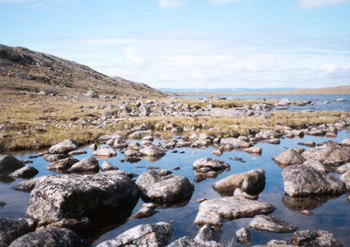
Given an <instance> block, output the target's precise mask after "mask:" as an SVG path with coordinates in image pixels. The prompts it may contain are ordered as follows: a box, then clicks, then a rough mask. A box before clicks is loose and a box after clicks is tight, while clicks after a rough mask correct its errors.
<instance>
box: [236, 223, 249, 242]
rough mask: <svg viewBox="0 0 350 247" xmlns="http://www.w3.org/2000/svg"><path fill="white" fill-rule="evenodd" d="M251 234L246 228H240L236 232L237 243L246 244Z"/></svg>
mask: <svg viewBox="0 0 350 247" xmlns="http://www.w3.org/2000/svg"><path fill="white" fill-rule="evenodd" d="M251 235H252V234H251V232H250V231H249V229H248V228H245V227H242V228H240V229H238V231H237V232H236V238H237V243H240V244H248V243H249V242H250V237H251Z"/></svg>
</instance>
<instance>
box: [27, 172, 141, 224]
mask: <svg viewBox="0 0 350 247" xmlns="http://www.w3.org/2000/svg"><path fill="white" fill-rule="evenodd" d="M138 198H139V190H138V188H137V186H136V184H135V183H134V182H133V181H132V180H131V179H130V178H128V177H126V176H123V175H118V174H115V173H112V172H111V173H109V172H104V173H99V174H95V175H81V176H74V175H48V176H45V177H44V178H43V179H38V181H37V182H36V183H35V187H34V189H33V190H32V191H31V193H30V200H29V205H28V208H27V216H28V217H30V218H32V219H34V220H35V221H38V222H39V224H49V223H53V222H57V221H60V220H62V219H64V218H74V219H80V218H82V217H87V218H89V219H90V220H93V221H95V222H100V221H103V220H107V221H109V220H117V219H120V218H124V217H127V216H128V215H130V213H131V211H132V210H133V208H134V206H135V205H136V203H137V201H138Z"/></svg>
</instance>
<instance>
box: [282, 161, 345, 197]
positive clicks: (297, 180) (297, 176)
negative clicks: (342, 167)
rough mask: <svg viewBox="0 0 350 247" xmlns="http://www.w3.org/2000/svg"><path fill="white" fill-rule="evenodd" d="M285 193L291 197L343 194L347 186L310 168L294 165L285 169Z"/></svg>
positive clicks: (283, 173)
mask: <svg viewBox="0 0 350 247" xmlns="http://www.w3.org/2000/svg"><path fill="white" fill-rule="evenodd" d="M282 177H283V182H284V191H285V193H286V194H287V195H290V196H311V195H326V194H335V195H337V194H342V193H344V192H345V185H344V183H342V182H341V181H340V180H339V179H338V178H336V177H333V176H331V175H327V174H323V173H321V172H319V171H317V170H315V169H314V168H312V167H310V166H305V165H293V166H288V167H286V168H284V169H283V171H282Z"/></svg>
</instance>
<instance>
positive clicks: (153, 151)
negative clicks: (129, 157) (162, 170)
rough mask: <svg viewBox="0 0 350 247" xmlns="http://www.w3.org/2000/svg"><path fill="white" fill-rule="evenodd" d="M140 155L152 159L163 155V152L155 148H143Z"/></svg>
mask: <svg viewBox="0 0 350 247" xmlns="http://www.w3.org/2000/svg"><path fill="white" fill-rule="evenodd" d="M140 153H141V154H142V155H144V156H153V157H161V156H164V155H165V152H164V151H163V150H162V149H160V148H158V147H156V146H148V147H144V148H142V149H140Z"/></svg>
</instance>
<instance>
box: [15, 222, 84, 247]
mask: <svg viewBox="0 0 350 247" xmlns="http://www.w3.org/2000/svg"><path fill="white" fill-rule="evenodd" d="M32 246H40V247H62V246H71V247H84V246H86V247H88V246H89V243H88V242H86V241H85V240H83V239H82V238H80V237H79V236H78V235H77V234H76V233H75V232H73V231H71V230H68V229H66V228H58V227H47V228H45V229H43V230H39V231H35V232H31V233H27V234H25V235H23V236H22V237H19V238H17V239H16V240H15V241H13V242H12V243H11V245H10V246H9V247H32Z"/></svg>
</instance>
